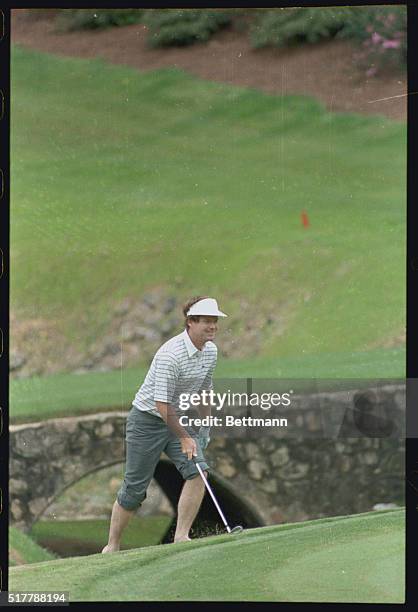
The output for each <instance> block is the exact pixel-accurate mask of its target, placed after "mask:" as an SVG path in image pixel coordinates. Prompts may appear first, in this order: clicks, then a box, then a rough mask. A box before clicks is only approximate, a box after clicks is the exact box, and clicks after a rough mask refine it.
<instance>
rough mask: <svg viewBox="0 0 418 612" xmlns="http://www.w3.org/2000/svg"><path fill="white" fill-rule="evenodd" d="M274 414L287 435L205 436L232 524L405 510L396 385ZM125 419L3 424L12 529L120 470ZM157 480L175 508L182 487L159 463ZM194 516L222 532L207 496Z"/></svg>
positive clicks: (166, 464) (306, 398)
mask: <svg viewBox="0 0 418 612" xmlns="http://www.w3.org/2000/svg"><path fill="white" fill-rule="evenodd" d="M249 410H250V409H249V408H248V407H244V408H242V409H239V410H238V412H234V415H238V416H240V415H241V416H245V415H247V416H248V414H249ZM251 410H252V414H254V410H253V409H251ZM240 411H241V412H240ZM280 415H281V417H286V418H287V419H288V426H287V427H286V428H250V427H241V428H240V427H238V428H234V432H235V433H234V435H232V434H230V433H228V434H227V433H226V431H225V429H222V428H221V429H219V431H218V430H217V428H216V427H213V428H212V434H211V435H212V441H211V443H210V445H209V447H208V449H207V451H206V456H207V459H208V461H209V462H210V464H211V466H212V467H213V472H212V473H211V476H210V480H211V484H212V486H213V488H214V490H215V493H216V495H217V497H218V499H219V502H220V504H221V507H222V508H223V510H224V512H225V514H226V516H227V517H228V519H229V521H230V523H231V524H236V523H239V524H242V525H244V526H245V527H256V526H261V525H268V524H275V523H282V522H293V521H300V520H307V519H312V518H320V517H324V516H337V515H346V514H353V513H358V512H365V511H369V510H371V509H372V508H373V506H374V505H375V504H377V503H393V502H394V503H397V504H400V505H402V504H403V503H404V502H403V493H404V438H405V434H404V420H405V386H404V385H396V384H392V385H382V386H379V387H375V388H373V389H368V390H350V391H339V392H333V393H318V394H314V395H312V394H308V395H299V396H295V397H294V398H293V399H292V403H291V406H290V407H288V408H287V409H286V410H285V409H284V408H281V413H280ZM126 416H127V412H104V413H98V414H91V415H84V416H79V417H68V418H57V419H50V420H46V421H42V422H39V423H28V424H23V425H13V426H11V427H10V518H11V522H12V523H13V524H14V525H16V526H17V527H19V528H21V529H23V530H24V531H29V530H30V528H31V526H32V524H33V523H34V522H36V521H37V520H38V519H39V518H40V517H41V516H42V514H43V513H44V512H45V510H46V509H47V508H48V506H49V505H51V504H52V503H53V502H54V501H55V500H56V499H57V498H58V497H59V496H60V495H61V494H62V493H63V492H64V491H65V490H66V489H67V488H69V487H71V486H72V485H73V484H75V483H76V482H77V481H78V480H80V479H81V478H83V477H85V476H87V475H88V474H90V473H92V472H95V471H97V470H101V469H103V468H105V467H108V466H111V465H114V464H117V463H123V462H124V461H125V440H124V437H125V423H126ZM264 416H266V414H265V413H264ZM268 416H274V415H268ZM284 429H285V430H286V431H284ZM255 430H256V431H255ZM155 480H156V481H157V483H158V484H159V486H160V487H161V489H162V490H163V491H164V493H165V494H166V495H167V497H168V499H169V501H170V503H171V504H172V506H173V508H175V507H176V502H177V500H178V496H179V493H180V489H181V485H182V480H181V478H180V476H179V474H178V473H177V470H176V469H175V467H174V466H173V465H172V464H171V462H170V461H168V460H167V459H164V456H162V458H161V460H160V462H159V464H158V467H157V470H156V473H155ZM145 504H146V501H145ZM109 511H110V508H109ZM198 518H199V519H200V520H205V521H209V522H210V523H218V524H220V519H219V517H218V516H217V513H216V510H215V509H214V506H213V503H212V501H211V500H210V497H209V496H208V495H206V496H205V499H204V502H203V504H202V507H201V510H200V512H199V517H198Z"/></svg>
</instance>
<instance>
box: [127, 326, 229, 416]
mask: <svg viewBox="0 0 418 612" xmlns="http://www.w3.org/2000/svg"><path fill="white" fill-rule="evenodd" d="M217 355H218V349H217V348H216V345H215V344H214V343H213V342H211V341H208V342H206V343H205V345H204V346H203V348H202V350H199V349H198V348H197V347H196V346H195V345H194V344H193V342H192V341H191V339H190V336H189V334H188V333H187V330H184V331H183V332H182V333H181V334H178V335H177V336H174V338H171V339H170V340H167V342H165V343H164V344H163V345H162V346H161V347H160V348H159V349H158V351H157V352H156V353H155V356H154V359H153V360H152V363H151V365H150V368H149V370H148V373H147V375H146V377H145V380H144V382H143V383H142V385H141V387H140V388H139V389H138V392H137V394H136V395H135V399H134V401H133V402H132V403H133V405H134V406H136V408H138V409H139V410H144V411H147V412H150V413H152V414H155V415H156V416H159V417H160V418H162V417H161V415H160V413H159V412H158V410H157V408H156V406H155V402H156V401H159V402H167V403H169V404H171V405H172V407H173V408H174V410H175V411H176V413H177V414H185V412H184V411H183V410H181V409H180V408H179V396H180V394H181V393H198V392H199V391H202V390H203V389H206V390H208V391H210V390H211V389H213V382H212V375H213V371H214V369H215V366H216V359H217Z"/></svg>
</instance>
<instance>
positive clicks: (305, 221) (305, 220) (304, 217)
mask: <svg viewBox="0 0 418 612" xmlns="http://www.w3.org/2000/svg"><path fill="white" fill-rule="evenodd" d="M300 220H301V222H302V225H303V227H309V217H308V213H307V212H306V210H302V212H301V213H300Z"/></svg>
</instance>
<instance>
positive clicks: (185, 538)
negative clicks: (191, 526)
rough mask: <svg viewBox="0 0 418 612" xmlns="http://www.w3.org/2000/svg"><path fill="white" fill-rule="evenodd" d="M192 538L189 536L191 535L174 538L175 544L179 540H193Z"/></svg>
mask: <svg viewBox="0 0 418 612" xmlns="http://www.w3.org/2000/svg"><path fill="white" fill-rule="evenodd" d="M191 541H192V538H189V536H182V537H179V538H174V544H177V542H191Z"/></svg>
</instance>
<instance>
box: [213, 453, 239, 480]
mask: <svg viewBox="0 0 418 612" xmlns="http://www.w3.org/2000/svg"><path fill="white" fill-rule="evenodd" d="M216 468H217V470H218V471H219V472H220V474H222V476H224V477H225V478H232V477H233V476H235V475H236V473H237V470H236V469H235V467H234V466H233V464H232V463H231V462H230V461H229V460H228V459H226V457H221V458H220V459H219V460H218V461H217V462H216Z"/></svg>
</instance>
